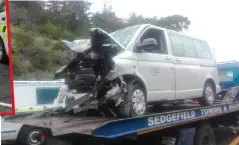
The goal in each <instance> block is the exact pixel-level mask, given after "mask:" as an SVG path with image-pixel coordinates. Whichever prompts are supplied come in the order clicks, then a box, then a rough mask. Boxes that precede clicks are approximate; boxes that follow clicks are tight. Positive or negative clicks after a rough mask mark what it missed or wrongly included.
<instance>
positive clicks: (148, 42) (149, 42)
mask: <svg viewBox="0 0 239 145" xmlns="http://www.w3.org/2000/svg"><path fill="white" fill-rule="evenodd" d="M157 44H158V43H157V41H156V39H154V38H147V39H144V40H143V41H142V43H141V44H139V45H137V46H136V48H137V51H138V52H141V51H142V50H145V51H149V52H150V51H151V50H152V49H154V48H155V47H157Z"/></svg>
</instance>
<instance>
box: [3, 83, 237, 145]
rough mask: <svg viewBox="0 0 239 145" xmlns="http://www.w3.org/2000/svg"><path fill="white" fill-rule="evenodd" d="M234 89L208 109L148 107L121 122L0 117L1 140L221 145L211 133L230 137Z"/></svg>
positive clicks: (28, 144) (46, 144)
mask: <svg viewBox="0 0 239 145" xmlns="http://www.w3.org/2000/svg"><path fill="white" fill-rule="evenodd" d="M238 90H239V87H238V86H235V87H231V88H230V89H227V93H226V94H225V95H224V96H223V97H221V98H220V99H218V100H217V101H216V103H215V105H213V106H208V107H201V106H200V105H199V104H197V103H191V104H189V103H188V104H183V105H176V106H175V105H165V106H160V107H155V106H154V107H151V108H150V109H149V110H150V111H149V112H150V113H148V114H147V115H144V116H140V117H133V118H124V119H120V118H116V117H99V116H97V117H96V116H93V115H92V116H84V115H80V116H72V115H69V114H68V115H59V114H51V115H44V116H38V117H36V116H35V117H33V118H31V117H26V116H29V115H30V114H17V115H16V116H12V117H6V118H4V119H2V129H1V136H2V139H1V140H2V144H13V145H21V144H22V145H116V144H117V145H123V144H139V145H141V144H142V145H145V144H148V145H155V144H158V145H226V144H222V143H221V142H216V139H215V135H216V134H217V131H215V130H217V129H218V128H223V127H229V128H230V133H234V134H236V131H237V129H236V128H237V126H238V124H239V118H238V116H239V98H238ZM154 110H160V113H158V111H154ZM30 116H31V115H30ZM225 136H226V134H225V133H224V135H223V137H225ZM223 137H222V138H223ZM232 145H233V144H232ZM234 145H236V143H234Z"/></svg>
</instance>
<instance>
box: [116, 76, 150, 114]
mask: <svg viewBox="0 0 239 145" xmlns="http://www.w3.org/2000/svg"><path fill="white" fill-rule="evenodd" d="M123 100H124V101H123V102H122V103H121V104H120V105H119V106H118V112H119V115H120V116H122V117H134V116H141V115H144V114H145V113H146V109H147V106H146V93H145V90H144V89H143V88H142V87H141V85H139V84H138V83H137V82H135V81H131V82H129V83H127V93H126V94H125V96H124V97H123Z"/></svg>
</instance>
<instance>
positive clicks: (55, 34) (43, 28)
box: [36, 23, 71, 40]
mask: <svg viewBox="0 0 239 145" xmlns="http://www.w3.org/2000/svg"><path fill="white" fill-rule="evenodd" d="M36 30H37V32H38V33H40V34H41V35H45V36H48V37H50V38H52V39H54V40H59V39H61V38H62V37H67V36H70V35H71V33H70V32H69V31H67V30H66V29H64V28H61V27H57V26H54V25H53V24H50V23H48V24H46V25H39V26H38V27H37V29H36Z"/></svg>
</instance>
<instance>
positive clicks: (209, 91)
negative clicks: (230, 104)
mask: <svg viewBox="0 0 239 145" xmlns="http://www.w3.org/2000/svg"><path fill="white" fill-rule="evenodd" d="M215 96H216V93H215V89H214V87H213V84H212V83H211V82H209V81H207V82H206V83H205V85H204V89H203V96H202V97H201V98H199V100H198V101H199V103H200V105H201V106H212V105H214V102H215Z"/></svg>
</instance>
